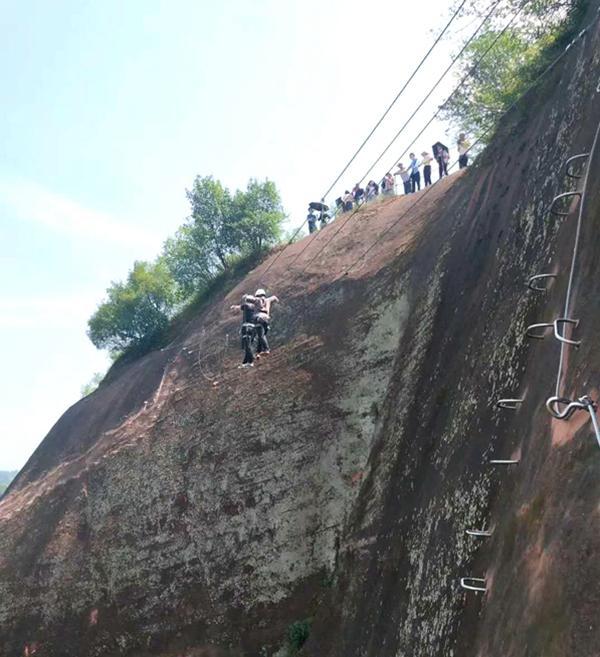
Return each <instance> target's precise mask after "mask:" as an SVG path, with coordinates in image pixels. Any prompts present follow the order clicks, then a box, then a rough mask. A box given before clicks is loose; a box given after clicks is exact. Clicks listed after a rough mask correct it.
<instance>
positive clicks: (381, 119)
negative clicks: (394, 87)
mask: <svg viewBox="0 0 600 657" xmlns="http://www.w3.org/2000/svg"><path fill="white" fill-rule="evenodd" d="M497 1H499V0H497ZM465 2H466V0H463V2H462V3H461V4H460V6H459V7H458V9H457V10H456V11H455V12H454V14H453V15H452V17H451V18H450V20H449V21H448V23H447V24H446V26H445V27H444V29H443V30H442V32H441V33H440V34H439V36H438V37H437V39H436V40H435V41H434V42H433V44H432V45H431V47H430V48H429V50H428V51H427V53H426V54H425V55H424V56H423V58H422V59H421V61H420V62H419V64H418V65H417V67H416V68H415V70H414V71H413V72H412V74H411V76H410V77H409V79H408V80H407V81H406V82H405V84H404V85H403V86H402V88H401V89H400V91H399V92H398V94H397V95H396V97H395V98H394V100H393V101H392V103H391V104H390V105H389V106H388V108H387V109H386V110H385V112H384V113H383V115H382V116H381V118H380V119H379V121H377V123H376V124H375V126H374V127H373V129H372V130H371V132H370V133H369V134H368V135H367V137H366V139H364V141H363V142H362V144H361V145H360V146H359V148H358V150H357V151H356V152H355V153H354V155H353V156H352V157H351V158H350V160H349V161H348V162H347V164H346V165H345V167H344V169H343V170H342V172H341V173H340V174H339V176H338V177H337V178H336V179H335V180H334V181H333V183H332V184H331V185H330V187H329V189H328V190H327V191H326V192H325V194H323V196H322V197H321V198H323V199H324V198H325V197H326V196H327V195H328V194H329V193H330V192H331V190H332V189H333V188H334V187H335V185H336V184H337V183H338V181H339V180H340V178H341V177H342V176H343V175H344V173H345V172H346V171H347V169H348V167H349V166H350V165H351V164H352V162H353V161H354V159H355V158H356V156H357V155H358V154H359V153H360V152H361V151H362V149H363V148H364V146H365V145H366V144H367V142H368V141H369V139H370V138H371V137H372V136H373V134H374V132H375V131H376V130H377V128H378V127H379V125H380V124H381V122H382V121H383V120H384V119H385V117H386V116H387V115H388V113H389V112H390V110H391V109H392V107H393V106H394V105H395V104H396V102H397V101H398V99H399V98H400V96H401V95H402V93H403V92H404V90H405V89H406V88H407V87H408V85H409V84H410V82H411V81H412V80H413V78H414V77H415V75H416V74H417V73H418V71H419V70H420V68H421V66H422V65H423V64H424V63H425V60H426V59H427V58H428V57H429V55H430V54H431V52H432V51H433V49H434V48H435V46H436V45H437V44H438V43H439V41H440V40H441V38H442V37H443V35H444V34H445V32H446V31H447V30H448V28H449V27H450V25H451V24H452V22H453V21H454V19H455V18H456V16H457V15H458V13H459V12H460V10H461V9H462V7H463V6H464V4H465ZM305 223H306V219H305V220H304V221H302V223H301V224H300V225H299V226H298V228H297V229H296V230H295V231H294V232H293V233H292V236H291V237H290V239H289V240H288V243H287V244H286V246H285V247H284V248H283V249H281V251H279V253H278V254H277V255H276V256H275V258H274V259H273V260H272V262H271V263H270V264H269V265H268V266H267V268H266V269H265V271H264V272H263V273H262V276H265V275H266V274H267V272H268V271H270V269H271V267H272V266H273V265H274V264H275V262H276V261H277V260H279V258H280V256H281V254H282V253H283V252H284V251H285V250H286V248H287V247H288V246H290V245H291V244H292V243H293V242H294V240H295V239H296V237H297V236H298V235H299V234H300V231H301V230H302V228H303V227H304V224H305Z"/></svg>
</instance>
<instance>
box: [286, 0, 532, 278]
mask: <svg viewBox="0 0 600 657" xmlns="http://www.w3.org/2000/svg"><path fill="white" fill-rule="evenodd" d="M500 1H501V0H496V3H495V4H494V5H492V8H491V10H490V11H489V12H488V13H487V14H486V16H485V18H484V19H483V21H481V23H480V24H479V26H478V27H477V29H476V30H475V32H473V34H472V35H471V36H470V37H469V39H468V40H467V41H466V42H465V44H464V45H463V47H462V49H461V51H460V52H459V53H458V55H457V56H456V57H455V58H454V59H453V60H452V62H451V63H450V65H449V66H448V67H447V68H446V70H445V71H444V73H443V74H442V75H441V76H440V77H439V78H438V80H437V82H436V83H435V84H434V85H433V86H432V87H431V89H430V90H429V92H428V93H427V95H426V96H425V98H423V100H422V101H421V102H420V103H419V105H418V106H417V108H416V109H415V110H414V111H413V113H412V114H411V115H410V117H409V118H408V120H407V121H405V122H404V125H403V126H402V127H401V128H400V130H398V132H397V133H396V134H395V135H394V137H393V139H392V140H391V141H390V143H389V144H388V145H387V146H386V147H385V148H384V150H383V151H382V152H381V154H380V155H379V156H378V157H377V159H376V160H375V162H373V164H372V165H371V166H370V167H369V169H368V171H367V172H366V173H365V174H364V176H363V177H362V178H361V179H360V180H359V183H358V184H359V185H360V184H361V183H362V182H363V181H364V180H365V178H366V177H367V176H368V175H369V173H371V171H372V170H373V169H374V168H375V166H376V165H377V164H378V163H379V162H380V161H381V159H382V158H383V156H384V155H385V154H386V153H387V152H388V150H389V149H390V148H391V146H392V145H393V144H394V142H395V141H396V140H397V139H398V137H399V136H400V135H401V134H402V132H404V130H405V128H406V126H407V125H408V124H409V123H410V122H411V121H412V119H413V118H414V117H415V116H416V114H417V112H418V111H419V110H420V109H421V108H422V107H423V105H424V104H425V102H426V101H427V100H428V99H429V97H430V96H431V94H432V93H433V92H434V91H435V89H436V87H437V86H438V85H439V84H440V82H441V81H442V79H443V78H444V77H445V76H446V75H447V74H448V71H449V70H450V69H451V68H452V66H454V64H455V63H456V61H457V60H458V59H459V58H460V57H461V55H462V54H463V52H464V51H465V50H466V48H467V47H468V46H469V44H470V43H471V42H472V41H473V39H474V38H475V37H476V36H477V34H479V32H480V30H481V29H482V27H483V26H484V24H485V23H486V21H487V20H488V18H490V16H491V15H492V14H493V13H494V11H496V9H497V7H498V5H499V4H500ZM528 1H529V0H524V2H522V3H521V6H520V7H519V9H518V10H517V11H516V12H515V13H514V15H513V17H512V18H511V20H510V21H509V22H508V23H507V24H506V25H505V27H504V29H503V30H502V31H501V32H500V33H499V34H497V35H496V38H495V39H494V40H493V41H492V43H491V44H490V46H489V47H488V48H487V49H486V50H485V52H484V53H483V54H482V55H481V56H480V57H479V59H478V60H477V62H476V63H475V64H474V65H473V66H472V67H471V68H470V69H469V71H468V72H467V73H466V74H465V75H464V76H463V77H462V78H461V80H460V82H459V83H458V84H457V85H456V87H455V88H454V90H453V91H452V93H451V94H450V95H449V96H448V98H446V100H445V101H444V102H443V104H442V105H440V107H438V109H437V111H436V112H435V114H434V115H433V116H432V117H431V118H430V119H429V121H428V122H427V124H426V125H425V127H424V128H422V130H421V131H420V132H419V134H418V135H417V136H416V137H415V138H414V139H413V141H412V142H411V143H410V144H409V146H408V147H407V148H406V150H405V151H404V152H403V153H402V154H401V155H400V157H399V158H398V159H397V160H396V162H395V163H394V165H393V166H392V168H393V167H394V166H396V164H398V162H399V161H400V160H401V159H402V158H403V157H404V155H406V153H407V152H408V150H409V149H410V148H412V146H413V145H414V143H415V142H416V141H417V139H419V137H420V136H421V135H422V134H423V133H424V132H425V130H426V129H427V128H428V127H429V125H431V123H432V122H433V121H434V120H435V118H436V117H437V116H438V115H439V113H440V112H441V111H442V109H443V108H444V107H445V106H446V105H447V104H448V102H449V101H450V99H451V98H452V96H453V95H454V94H455V93H457V92H458V90H459V89H460V88H461V87H462V85H463V83H464V81H465V80H466V79H467V78H468V77H469V76H471V75H473V73H475V71H476V70H477V68H478V67H479V65H480V64H481V62H482V61H483V59H484V58H485V56H486V55H487V54H488V53H489V52H490V50H491V49H492V48H493V47H494V45H495V44H496V43H497V41H498V39H500V37H501V36H502V35H503V34H504V32H505V31H506V30H507V29H508V28H509V26H510V25H512V23H513V22H514V21H515V20H516V18H517V16H518V15H519V14H520V13H521V11H522V9H523V8H524V6H525V4H526V3H527V2H528ZM380 182H381V180H380ZM358 210H359V208H358V207H357V208H356V209H355V210H354V212H352V213H350V214H349V215H348V217H347V218H346V219H345V221H343V222H341V223H340V226H339V228H338V229H337V230H336V231H335V232H333V233H332V234H331V235H330V237H329V239H328V240H327V242H325V244H324V245H323V246H322V247H321V249H320V250H319V251H317V253H316V254H315V255H314V256H313V257H312V258H311V259H310V260H309V261H308V262H307V263H306V265H305V266H304V269H303V270H302V273H304V272H305V271H306V268H307V267H308V266H309V265H310V263H311V262H313V260H315V258H317V257H318V256H319V254H320V253H321V252H322V251H323V250H324V249H325V248H326V247H327V245H328V244H329V243H330V242H331V241H332V240H333V239H335V237H336V236H337V235H338V234H339V233H340V232H341V231H342V230H343V229H344V226H345V225H346V224H347V223H348V222H349V221H350V219H352V217H353V216H354V215H355V214H356V213H357V212H358ZM311 241H312V240H308V242H307V244H306V245H305V247H304V248H303V249H302V250H301V251H300V252H299V253H298V254H297V255H296V258H294V260H293V261H292V262H291V263H290V266H291V265H293V264H294V262H296V260H297V259H298V258H299V257H300V256H301V255H302V254H303V253H304V251H305V250H306V249H307V248H308V247H309V246H310V242H311Z"/></svg>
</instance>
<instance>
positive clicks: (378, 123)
mask: <svg viewBox="0 0 600 657" xmlns="http://www.w3.org/2000/svg"><path fill="white" fill-rule="evenodd" d="M466 2H467V0H463V1H462V2H461V3H460V5H459V6H458V8H457V9H456V11H455V12H454V14H452V16H451V18H450V20H449V21H448V22H447V23H446V25H445V26H444V29H443V30H442V31H441V32H440V34H439V35H438V37H437V38H436V40H435V41H434V42H433V43H432V44H431V47H430V48H429V50H428V51H427V52H426V53H425V54H424V55H423V57H422V58H421V61H420V62H419V63H418V64H417V67H416V68H415V70H414V71H413V72H412V73H411V75H410V77H409V78H408V80H407V81H406V82H405V83H404V85H403V86H402V88H401V89H400V91H399V92H398V93H397V94H396V97H395V98H394V100H392V102H391V103H390V104H389V105H388V107H387V109H386V110H385V112H384V113H383V114H382V115H381V117H380V118H379V120H378V121H377V123H376V124H375V125H374V126H373V128H372V129H371V132H369V134H368V135H367V136H366V137H365V138H364V140H363V142H362V143H361V145H360V146H359V147H358V148H357V149H356V151H355V153H354V155H353V156H352V157H351V158H350V159H349V160H348V162H346V164H345V165H344V168H343V169H342V170H341V171H340V173H339V174H338V177H337V178H336V179H335V180H334V181H333V182H332V183H331V185H330V186H329V188H328V189H327V191H326V192H325V193H324V194H323V196H322V197H321V198H323V199H324V198H326V197H327V196H328V195H329V193H330V192H331V190H332V189H333V188H334V187H335V186H336V185H337V184H338V182H339V181H340V178H341V177H342V176H343V175H344V174H345V173H346V171H347V170H348V167H349V166H350V165H351V164H352V162H354V160H355V159H356V156H357V155H358V154H359V153H360V152H361V151H362V149H363V148H364V147H365V145H366V144H367V142H368V141H369V139H371V137H372V136H373V134H374V132H375V131H376V130H377V128H378V127H379V126H380V125H381V123H382V121H383V120H384V119H385V117H386V116H387V115H388V114H389V113H390V110H391V109H392V108H393V107H394V105H395V104H396V103H397V102H398V99H399V98H400V96H401V95H402V94H403V93H404V90H405V89H406V87H408V85H409V84H410V83H411V82H412V81H413V79H414V77H415V75H416V74H417V73H418V72H419V70H420V69H421V67H422V66H423V64H424V63H425V61H426V60H427V58H428V57H429V55H430V54H431V53H432V52H433V49H434V48H435V47H436V46H437V44H438V43H439V42H440V41H441V39H442V37H443V36H444V34H445V33H446V31H447V30H448V28H449V27H450V25H452V23H453V22H454V19H455V18H456V17H457V16H458V14H459V13H460V11H461V9H462V8H463V6H464V5H465V3H466Z"/></svg>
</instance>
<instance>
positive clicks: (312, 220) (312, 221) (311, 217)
mask: <svg viewBox="0 0 600 657" xmlns="http://www.w3.org/2000/svg"><path fill="white" fill-rule="evenodd" d="M306 221H307V222H308V232H309V233H310V234H311V235H312V233H314V232H315V230H317V215H316V214H314V212H313V211H312V209H310V210H309V211H308V216H307V217H306Z"/></svg>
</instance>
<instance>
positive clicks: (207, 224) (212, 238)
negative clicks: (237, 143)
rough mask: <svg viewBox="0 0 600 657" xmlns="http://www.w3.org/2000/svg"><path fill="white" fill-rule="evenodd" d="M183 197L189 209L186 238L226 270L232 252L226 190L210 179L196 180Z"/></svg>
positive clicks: (230, 212) (230, 203)
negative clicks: (185, 196)
mask: <svg viewBox="0 0 600 657" xmlns="http://www.w3.org/2000/svg"><path fill="white" fill-rule="evenodd" d="M186 193H187V197H188V200H189V201H190V204H191V206H192V214H191V217H190V220H191V223H190V224H188V225H189V226H190V228H191V230H190V236H191V237H192V238H193V239H194V240H195V241H196V243H197V244H198V246H199V247H200V248H202V249H203V250H204V249H205V254H206V255H207V256H208V257H209V259H216V261H217V262H218V263H219V264H220V266H221V267H222V268H223V269H226V268H227V256H228V255H229V254H230V253H232V252H233V251H234V244H233V229H232V216H233V199H232V198H231V194H230V192H229V190H228V189H227V188H226V187H223V185H222V184H221V183H220V182H219V181H218V180H214V179H213V177H212V176H204V177H201V176H197V177H196V180H195V181H194V186H193V187H192V189H191V190H187V192H186Z"/></svg>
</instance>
